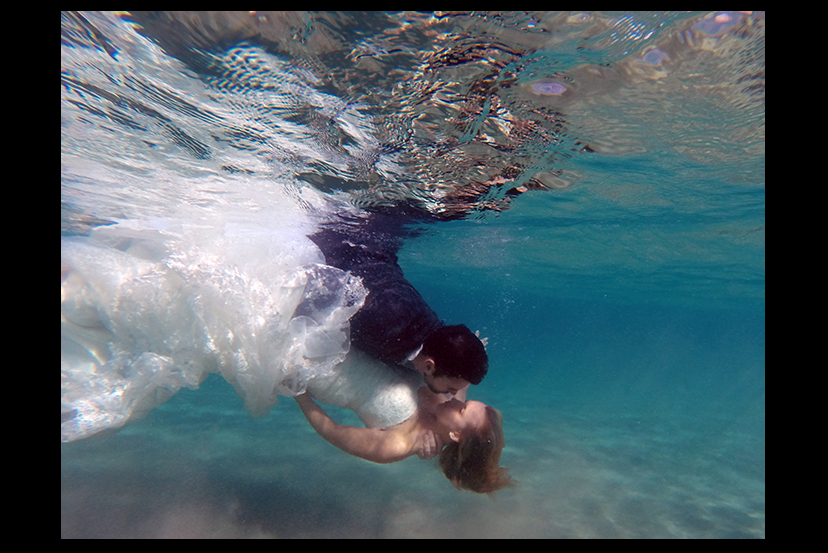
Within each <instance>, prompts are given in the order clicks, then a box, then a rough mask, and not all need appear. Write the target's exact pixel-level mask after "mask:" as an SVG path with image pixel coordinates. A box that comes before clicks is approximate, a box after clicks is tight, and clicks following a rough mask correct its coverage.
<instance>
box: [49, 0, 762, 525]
mask: <svg viewBox="0 0 828 553" xmlns="http://www.w3.org/2000/svg"><path fill="white" fill-rule="evenodd" d="M764 24H765V15H764V13H755V12H630V13H627V12H611V13H592V12H589V13H587V12H582V13H576V12H556V13H546V12H541V13H533V12H519V13H518V12H507V13H500V12H497V13H487V12H470V13H453V12H445V13H420V12H394V13H382V12H369V13H364V14H354V13H304V12H291V13H270V12H219V13H211V12H198V13H186V12H150V13H146V12H144V13H124V12H117V13H76V12H65V13H62V14H61V240H62V248H63V244H64V243H65V242H67V243H68V242H71V241H72V240H77V239H79V238H78V237H85V236H87V235H89V234H90V232H93V233H94V232H95V231H92V229H94V228H95V227H99V226H101V225H112V224H113V223H118V224H119V225H120V227H124V228H137V226H141V225H143V227H142V228H148V226H153V225H155V226H157V225H159V224H160V223H158V222H159V221H164V225H171V224H175V225H182V226H185V227H186V226H188V225H189V226H193V225H195V226H198V227H199V228H202V227H204V228H206V227H207V226H210V225H213V226H214V227H216V228H218V227H219V226H220V225H229V224H233V225H242V224H244V225H248V226H249V227H250V228H258V229H261V232H263V233H268V232H275V233H279V232H282V231H280V230H279V229H283V228H291V229H304V228H306V227H308V228H310V227H309V225H310V226H313V224H315V222H319V221H323V220H325V218H326V217H328V216H329V215H331V214H333V213H336V212H341V211H349V212H357V211H358V210H366V211H382V212H384V213H394V212H395V210H396V211H398V212H400V213H403V212H404V213H405V216H406V217H410V216H411V214H412V213H415V214H419V217H414V219H413V220H414V222H413V223H412V224H411V230H412V232H411V236H409V237H407V238H406V239H405V241H404V244H403V246H402V249H401V250H400V252H399V262H400V265H401V267H402V268H403V270H404V272H405V276H406V277H407V278H408V279H409V280H410V281H411V282H412V283H413V284H414V286H415V287H416V288H417V289H418V290H419V291H420V293H421V294H422V295H423V297H424V298H425V299H426V301H427V302H428V303H429V305H430V306H431V307H432V308H433V309H434V310H435V311H436V312H437V313H438V315H439V316H440V317H441V318H442V319H443V320H444V321H446V322H447V323H448V324H458V323H463V324H466V325H467V326H468V327H469V328H471V329H472V330H478V329H479V330H480V332H481V336H485V337H487V338H488V345H487V351H488V354H489V360H490V365H489V373H488V375H487V376H486V378H485V379H484V380H483V382H482V383H481V384H480V385H478V386H472V387H471V389H470V390H469V398H470V399H477V400H480V401H483V402H485V403H487V404H491V405H493V406H495V407H497V409H499V410H500V411H501V412H502V414H503V418H504V434H505V439H506V447H505V448H504V450H503V454H502V458H501V465H502V466H505V467H508V468H509V469H510V475H511V476H512V477H513V478H514V479H515V480H516V482H517V485H516V486H515V487H513V488H509V489H505V490H501V491H499V492H497V493H495V494H494V495H493V496H492V497H488V496H485V495H477V494H474V493H471V492H467V491H459V490H457V489H455V488H454V487H453V486H452V485H451V483H450V482H449V481H448V480H447V479H446V478H445V477H444V476H443V475H442V473H441V471H440V470H439V469H438V468H437V466H436V460H433V461H422V460H420V459H418V458H416V457H413V458H409V459H406V460H404V461H402V462H399V463H394V464H390V465H378V464H372V463H369V462H367V461H364V460H361V459H358V458H355V457H351V456H349V455H347V454H346V453H344V452H342V451H340V450H339V449H337V448H335V447H334V446H332V445H330V444H328V443H327V442H325V441H324V440H323V439H322V438H321V437H319V436H318V435H317V434H316V433H315V432H314V430H313V429H312V428H311V427H310V425H309V424H308V423H307V421H306V420H305V418H304V416H303V415H302V413H301V411H300V410H299V408H298V406H297V405H296V403H295V402H294V401H293V400H291V399H290V398H289V397H282V398H281V400H280V401H279V402H278V403H276V404H275V406H273V407H272V409H270V411H269V413H268V414H266V415H265V416H261V417H253V416H251V414H250V412H249V410H248V409H246V408H245V407H246V404H245V399H246V398H242V397H240V396H239V394H238V393H237V391H236V389H234V387H233V386H231V384H230V383H228V381H227V380H226V379H225V378H224V377H223V376H222V375H221V374H212V373H217V372H218V370H217V369H215V368H211V369H208V368H204V367H201V368H199V367H194V368H192V369H193V370H202V369H203V371H204V374H206V373H211V374H209V376H207V377H206V378H205V379H204V380H203V381H201V382H200V385H198V386H197V387H196V386H194V385H193V386H191V385H186V386H183V387H181V389H180V391H178V392H177V393H175V394H174V395H172V397H171V398H170V399H169V400H167V401H166V402H163V403H162V402H161V401H159V403H160V406H158V407H156V408H155V409H153V410H151V411H149V412H148V413H146V416H145V417H143V418H139V417H137V416H136V417H135V418H134V419H132V420H130V421H129V423H128V424H126V425H124V426H123V427H121V428H120V429H119V430H117V428H115V427H113V428H110V429H108V430H107V431H104V432H100V433H98V434H96V435H91V436H89V437H85V436H83V437H80V436H79V438H82V439H74V438H73V439H65V437H64V434H63V429H62V441H63V442H67V443H62V444H61V536H62V537H64V538H165V537H198V538H298V537H311V538H329V537H353V538H764V537H765V76H764V68H765V64H764V54H765V49H764V37H765V35H764ZM148 221H149V222H152V223H151V224H150V223H147V222H148ZM129 225H132V227H129ZM153 228H154V227H153ZM280 236H282V238H284V234H282V235H280ZM200 247H201V248H202V250H201V251H203V252H207V253H208V254H209V253H210V250H209V248H210V247H211V246H210V244H206V245H205V244H202V245H201V246H200ZM62 252H63V249H62ZM243 253H244V252H237V254H238V255H242V254H243ZM62 255H63V253H62ZM182 255H183V254H182ZM209 258H210V257H209V255H206V256H205V258H204V259H209ZM251 261H255V262H256V263H259V262H262V263H265V262H266V261H267V260H251ZM210 270H211V271H214V272H215V271H221V270H223V268H222V267H219V266H216V267H210ZM63 273H64V264H63V258H62V279H63ZM63 285H64V283H63V282H62V293H63ZM62 300H63V298H62ZM62 309H63V308H62ZM62 317H63V311H62ZM124 321H126V322H119V323H118V324H121V325H122V326H121V327H119V328H122V329H125V331H126V332H131V335H132V336H133V338H134V339H135V340H136V342H141V341H142V340H144V339H145V338H146V334H147V333H148V332H149V331H150V330H148V328H147V327H145V326H142V325H141V324H139V323H137V322H136V323H134V325H133V326H132V327H130V326H129V319H128V318H125V319H124ZM62 325H63V318H62ZM61 339H62V342H61V343H62V366H61V378H62V404H63V385H64V384H63V383H64V380H65V379H67V377H71V376H72V375H71V374H69V373H70V372H71V370H70V369H68V368H67V367H66V366H64V363H63V355H64V353H65V352H64V334H63V326H62V336H61ZM199 374H201V373H199ZM202 376H203V375H202ZM200 378H201V376H199V377H198V379H200ZM198 379H197V380H198ZM248 407H249V406H248ZM331 413H332V416H334V418H336V419H337V420H340V421H344V422H346V423H350V424H359V422H358V419H356V417H355V416H354V415H353V414H351V413H349V412H345V411H334V410H331ZM63 416H64V411H63V407H62V417H63ZM62 420H63V419H62ZM116 430H117V431H116Z"/></svg>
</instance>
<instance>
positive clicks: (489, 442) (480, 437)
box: [439, 405, 514, 493]
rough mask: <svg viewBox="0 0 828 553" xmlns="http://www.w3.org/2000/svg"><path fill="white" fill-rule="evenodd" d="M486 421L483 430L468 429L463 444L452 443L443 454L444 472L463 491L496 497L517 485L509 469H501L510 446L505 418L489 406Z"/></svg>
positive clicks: (442, 465) (441, 466)
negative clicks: (497, 494)
mask: <svg viewBox="0 0 828 553" xmlns="http://www.w3.org/2000/svg"><path fill="white" fill-rule="evenodd" d="M486 421H487V422H486V424H483V425H482V426H481V427H480V428H468V429H466V430H465V431H464V432H463V433H462V435H461V437H460V441H459V442H451V443H450V444H448V445H447V446H446V447H445V448H444V449H443V451H442V453H441V454H440V461H439V463H440V468H441V469H443V473H444V474H445V475H446V477H447V478H448V479H449V480H450V481H451V483H452V484H454V485H455V486H456V487H458V488H459V489H461V490H471V491H473V492H477V493H492V492H495V491H497V490H500V489H502V488H505V487H508V486H512V485H514V481H513V480H512V478H511V477H509V476H508V475H507V474H506V472H507V469H505V468H502V467H500V466H499V463H500V453H501V452H502V451H503V446H504V445H506V441H505V440H504V438H503V415H501V413H500V411H498V410H497V409H495V408H494V407H492V406H491V405H487V406H486Z"/></svg>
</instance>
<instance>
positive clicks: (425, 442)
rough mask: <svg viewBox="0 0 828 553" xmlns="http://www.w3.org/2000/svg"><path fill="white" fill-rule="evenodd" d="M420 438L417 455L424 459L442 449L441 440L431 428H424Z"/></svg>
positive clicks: (431, 457) (435, 454) (431, 456)
mask: <svg viewBox="0 0 828 553" xmlns="http://www.w3.org/2000/svg"><path fill="white" fill-rule="evenodd" d="M422 438H423V439H422V440H421V441H420V449H419V451H418V452H417V456H418V457H419V458H420V459H424V460H428V459H433V458H434V457H436V456H437V455H438V454H439V453H440V451H441V450H442V449H443V445H444V444H443V440H442V439H441V438H440V436H436V435H435V434H434V432H432V431H431V430H426V431H425V432H424V433H423V436H422Z"/></svg>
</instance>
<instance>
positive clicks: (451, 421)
mask: <svg viewBox="0 0 828 553" xmlns="http://www.w3.org/2000/svg"><path fill="white" fill-rule="evenodd" d="M435 414H436V415H437V418H438V419H440V422H442V423H443V424H444V425H445V426H446V427H447V428H448V429H449V431H451V432H456V433H461V432H463V430H465V429H466V428H470V427H474V428H480V427H481V426H483V425H484V424H486V420H487V419H486V404H485V403H481V402H479V401H467V402H465V403H463V402H462V401H458V400H456V399H451V400H449V401H446V402H445V403H441V404H439V405H438V406H437V410H436V413H435Z"/></svg>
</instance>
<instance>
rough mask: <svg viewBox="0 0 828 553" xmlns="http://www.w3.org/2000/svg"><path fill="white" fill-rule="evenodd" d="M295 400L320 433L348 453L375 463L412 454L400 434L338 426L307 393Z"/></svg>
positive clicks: (387, 461) (400, 458) (390, 461)
mask: <svg viewBox="0 0 828 553" xmlns="http://www.w3.org/2000/svg"><path fill="white" fill-rule="evenodd" d="M295 399H296V403H298V404H299V407H300V408H301V409H302V413H304V415H305V418H306V419H308V422H309V423H310V424H311V426H312V427H313V429H314V430H316V432H317V434H319V435H320V436H322V437H323V438H325V439H326V440H327V441H328V442H329V443H331V444H332V445H335V446H336V447H338V448H339V449H341V450H342V451H344V452H346V453H349V454H351V455H354V456H356V457H360V458H362V459H365V460H366V461H371V462H374V463H393V462H395V461H401V460H403V459H405V458H406V457H409V456H410V455H412V453H413V451H412V450H411V447H410V444H408V443H407V440H406V439H405V436H403V435H401V434H400V433H398V432H393V431H388V430H379V429H376V428H359V427H356V426H345V425H342V424H337V423H336V422H334V421H333V420H331V418H330V417H329V416H328V414H327V413H325V411H323V410H322V408H321V407H319V406H318V405H317V404H316V403H314V401H313V400H312V399H311V397H310V396H309V395H308V394H302V395H301V396H296V398H295Z"/></svg>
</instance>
